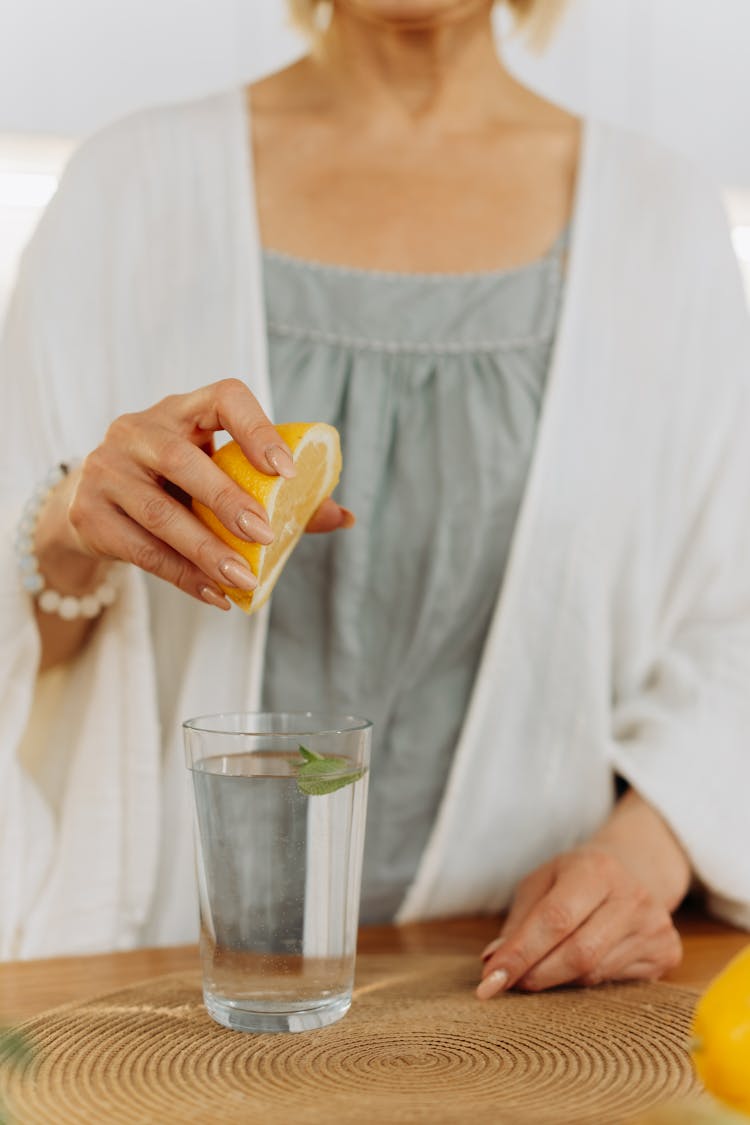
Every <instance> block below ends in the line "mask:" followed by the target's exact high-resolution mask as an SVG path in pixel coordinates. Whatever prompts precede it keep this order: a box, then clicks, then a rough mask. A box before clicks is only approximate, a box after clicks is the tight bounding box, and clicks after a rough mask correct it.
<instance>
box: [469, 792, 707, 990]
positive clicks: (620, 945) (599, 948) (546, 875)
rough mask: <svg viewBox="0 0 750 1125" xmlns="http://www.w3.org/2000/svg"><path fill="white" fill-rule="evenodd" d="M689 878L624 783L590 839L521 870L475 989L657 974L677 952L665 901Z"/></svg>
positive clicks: (671, 844) (655, 817) (677, 853)
mask: <svg viewBox="0 0 750 1125" xmlns="http://www.w3.org/2000/svg"><path fill="white" fill-rule="evenodd" d="M689 882H690V866H689V863H688V860H687V857H686V855H685V853H684V851H683V850H682V848H681V846H680V844H679V843H678V841H677V840H676V839H675V837H674V836H673V835H672V833H671V831H670V830H669V828H668V827H667V825H666V824H665V822H664V821H663V820H662V818H661V817H660V816H659V814H658V813H657V812H656V811H655V810H654V809H653V808H652V807H651V806H650V805H648V804H647V803H646V802H645V801H644V800H643V799H642V798H641V797H640V796H639V795H638V794H637V793H635V792H633V791H632V790H631V791H630V792H629V793H627V794H626V796H625V797H623V799H622V800H621V801H620V802H619V804H618V805H617V806H616V807H615V810H614V812H613V814H612V816H611V817H610V820H609V821H608V822H607V824H606V825H604V827H603V828H602V829H601V830H600V831H599V832H598V833H597V834H596V836H594V837H593V838H592V839H591V840H590V841H589V842H588V843H586V844H584V845H582V846H580V847H577V848H574V849H573V850H572V851H569V852H566V853H564V854H563V855H560V856H557V857H556V858H554V859H552V860H550V861H549V862H548V863H545V864H543V865H542V866H541V867H539V868H537V869H536V870H535V871H533V872H532V873H531V874H530V875H528V876H527V877H526V878H525V879H523V880H522V882H521V883H520V884H519V886H518V888H517V890H516V894H515V897H514V899H513V903H512V906H511V909H510V912H509V914H508V917H507V919H506V922H505V925H504V927H503V929H502V931H501V934H500V937H499V938H496V939H495V941H494V942H490V944H489V945H488V946H487V948H486V949H485V950H484V953H483V955H482V956H483V958H484V962H485V963H484V968H483V972H482V981H481V983H480V985H479V987H478V989H477V995H478V996H479V998H480V999H482V1000H487V999H489V998H490V997H491V996H494V995H495V994H496V993H498V992H501V991H504V990H506V989H508V988H520V989H524V990H527V991H533V992H536V991H540V990H542V989H545V988H554V987H555V986H556V985H561V984H583V985H593V984H599V983H601V982H602V981H615V980H620V981H621V980H644V979H645V980H654V979H656V978H657V977H660V976H661V975H662V974H663V973H665V972H667V970H669V969H672V968H674V967H675V966H676V965H677V964H678V963H679V961H680V958H681V944H680V938H679V935H678V933H677V930H676V929H675V927H674V925H673V924H672V918H671V910H672V909H674V908H675V907H676V906H677V905H678V903H679V902H680V900H681V899H682V897H683V896H684V894H685V893H686V891H687V889H688V885H689Z"/></svg>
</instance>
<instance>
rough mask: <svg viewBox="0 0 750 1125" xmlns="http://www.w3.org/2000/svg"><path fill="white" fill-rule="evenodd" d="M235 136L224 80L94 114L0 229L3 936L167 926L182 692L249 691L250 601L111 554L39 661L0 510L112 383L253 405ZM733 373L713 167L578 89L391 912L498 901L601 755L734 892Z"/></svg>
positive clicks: (738, 430)
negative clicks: (472, 642)
mask: <svg viewBox="0 0 750 1125" xmlns="http://www.w3.org/2000/svg"><path fill="white" fill-rule="evenodd" d="M247 137H248V121H247V117H246V113H245V110H244V104H243V99H242V97H241V95H240V93H239V92H237V91H233V92H231V93H228V94H222V95H219V96H216V97H212V98H210V99H206V100H204V101H201V102H197V103H191V104H189V105H185V106H180V107H176V108H169V109H163V110H154V111H149V112H147V113H142V114H139V115H137V116H135V117H133V118H131V119H129V120H127V121H125V122H123V123H121V124H119V125H117V126H115V127H113V128H110V129H108V130H106V131H105V132H103V133H102V134H100V135H99V136H97V137H96V138H94V139H93V140H92V141H90V142H89V143H87V144H86V145H84V146H83V148H82V149H81V150H80V151H79V152H78V154H77V155H76V156H75V157H74V159H73V161H72V163H71V166H70V168H69V170H68V172H67V174H66V176H65V178H64V181H63V184H62V185H61V188H60V190H59V192H58V194H57V197H56V198H55V199H54V201H53V202H52V204H51V205H50V207H49V209H48V212H47V213H46V215H45V217H44V219H43V221H42V223H41V226H40V228H39V230H38V233H37V234H36V236H35V238H34V239H33V241H32V244H31V246H30V247H29V249H28V251H27V253H26V255H25V258H24V261H23V263H22V267H21V273H20V278H19V284H18V287H17V290H16V294H15V297H14V300H13V303H12V306H11V309H10V311H9V314H8V320H7V324H6V332H5V338H4V344H3V350H2V383H1V384H0V385H1V386H2V403H3V413H4V417H5V420H6V426H5V431H4V434H3V441H2V444H1V445H0V463H1V468H0V473H1V474H2V490H1V492H0V497H1V506H2V513H1V516H2V521H3V544H4V545H3V547H2V551H1V558H2V564H1V565H2V575H1V577H0V598H1V599H2V602H1V609H0V652H1V653H2V660H3V674H2V677H0V692H1V696H0V715H1V716H2V728H1V731H0V779H1V780H0V956H4V957H31V956H42V955H48V954H53V953H62V952H79V951H92V950H102V949H110V948H119V949H122V948H127V947H130V946H133V945H137V944H141V943H169V942H180V941H187V940H191V939H192V938H193V937H194V935H195V932H196V908H195V901H194V893H193V860H192V846H191V820H192V813H191V804H190V799H191V798H190V789H189V784H188V777H189V775H188V774H187V771H186V770H185V768H184V765H183V757H182V748H181V734H180V721H181V720H182V719H183V718H186V717H188V716H191V715H196V714H200V713H205V712H210V711H220V710H223V709H229V710H237V709H243V708H252V707H253V706H257V701H258V694H259V685H260V672H261V665H262V659H263V643H264V629H265V617H264V616H263V615H261V616H259V618H258V619H251V620H248V619H247V618H245V617H244V616H243V615H242V614H241V613H239V612H238V611H236V610H234V611H232V612H231V613H230V614H228V615H226V616H225V615H223V614H219V613H217V612H216V611H215V610H213V609H210V608H208V607H203V606H201V605H199V604H197V603H195V602H193V601H191V600H190V599H188V598H186V597H185V596H184V595H182V594H180V593H178V592H176V591H173V590H172V589H171V588H169V587H167V586H166V585H165V584H163V583H159V582H157V581H155V580H152V579H147V578H146V577H145V576H144V575H143V574H142V573H140V572H138V571H136V570H135V569H132V568H129V569H127V570H126V572H125V574H124V577H123V588H122V594H121V597H120V599H119V601H118V603H117V604H116V605H115V606H114V607H112V608H111V609H109V610H107V611H106V613H105V615H104V616H103V618H102V620H101V622H100V624H99V626H98V628H97V630H96V633H95V636H94V639H93V640H92V642H91V643H90V645H89V646H88V648H87V650H86V651H85V652H84V653H83V654H82V655H81V656H80V657H79V658H78V659H77V660H76V661H75V662H74V663H73V665H72V666H71V667H69V668H65V669H60V670H56V671H55V672H53V673H51V674H47V675H46V676H44V677H42V678H41V680H40V681H39V683H38V685H37V687H36V689H35V679H36V667H37V661H38V654H39V644H38V638H37V632H36V628H35V625H34V620H33V616H32V612H31V606H30V603H29V600H28V598H27V597H26V596H25V595H23V594H22V593H20V592H19V583H18V578H17V574H16V568H15V562H14V559H13V554H12V548H11V539H12V535H13V529H14V527H15V524H16V522H17V520H18V517H19V513H20V509H21V507H22V505H23V503H24V501H25V500H26V498H27V497H28V495H29V494H30V492H31V491H32V489H33V488H34V485H35V483H36V481H37V480H39V479H40V478H41V477H42V476H43V475H44V474H45V473H46V471H47V469H48V467H49V466H50V465H51V464H53V463H54V462H56V461H57V460H61V459H64V458H66V457H69V456H75V455H82V454H85V453H86V452H87V451H88V450H89V449H91V448H93V447H94V446H95V445H96V444H97V443H98V442H99V441H100V439H101V436H102V435H103V433H104V431H105V430H106V427H107V425H108V423H109V421H110V420H111V419H113V418H114V417H115V416H116V415H118V414H120V413H122V412H124V411H131V410H138V409H141V408H143V407H145V406H147V405H148V404H150V403H152V402H154V401H156V400H157V399H159V398H161V397H162V396H164V395H166V394H168V393H172V392H175V391H184V390H188V389H191V388H194V387H197V386H199V385H202V384H205V383H208V382H211V381H214V380H215V379H218V378H221V377H224V376H238V377H240V378H242V379H245V380H246V381H247V383H248V384H249V385H250V387H251V388H252V390H253V391H254V393H255V394H256V395H257V396H258V397H259V398H260V400H261V401H262V402H263V403H264V404H265V406H266V407H267V409H269V410H270V408H271V403H270V394H269V385H268V372H267V367H266V352H265V327H264V309H263V296H262V280H261V258H260V246H259V239H258V232H257V226H256V219H255V213H254V200H253V179H252V170H251V168H250V159H249V146H248V143H247ZM749 386H750V333H749V332H748V318H747V315H746V310H745V306H744V300H743V296H742V292H741V286H740V282H739V277H738V271H737V268H736V265H735V262H734V260H733V255H732V252H731V248H730V244H729V240H728V237H727V230H726V224H725V219H724V215H723V213H722V210H721V207H720V204H719V202H718V199H717V197H716V196H715V194H714V192H713V190H712V188H711V187H710V186H706V185H704V184H703V182H702V181H701V179H700V178H699V177H698V176H696V174H695V173H694V172H693V171H692V170H691V169H689V168H688V167H686V166H685V165H683V163H682V162H681V161H678V160H676V159H675V158H674V157H672V156H669V155H666V154H664V153H662V152H661V151H659V150H657V149H655V147H654V146H652V145H651V144H647V143H645V142H644V141H641V140H639V139H637V138H635V137H633V136H631V135H629V134H626V133H625V132H622V131H620V130H617V129H613V128H610V127H606V126H602V125H599V124H594V123H588V124H587V127H586V130H585V142H584V151H583V157H582V167H581V170H580V176H579V184H578V190H577V203H576V212H575V217H574V226H573V238H572V246H571V252H570V258H569V264H568V277H567V287H566V296H565V301H564V308H563V311H562V320H561V324H560V328H559V334H558V340H557V344H556V348H555V354H554V359H553V364H552V370H551V372H550V378H549V385H548V391H547V395H546V401H545V404H544V411H543V416H542V421H541V426H540V430H539V434H538V441H537V447H536V451H535V457H534V462H533V467H532V471H531V476H530V479H529V482H528V487H527V491H526V495H525V498H524V502H523V506H522V511H521V514H520V518H519V521H518V526H517V530H516V534H515V539H514V543H513V548H512V552H511V558H510V561H509V565H508V570H507V574H506V578H505V582H504V585H503V589H502V593H501V596H500V598H499V601H498V605H497V608H496V611H495V615H494V620H493V623H492V627H491V630H490V634H489V637H488V641H487V645H486V651H485V654H484V657H483V660H482V664H481V667H480V670H479V674H478V678H477V682H476V686H475V690H474V693H473V696H472V699H471V703H470V707H469V711H468V714H467V716H466V721H465V723H464V727H463V732H462V735H461V738H460V741H459V744H458V746H457V748H456V753H455V759H454V763H453V767H452V770H451V774H450V778H449V781H448V785H447V790H446V793H445V796H444V799H443V802H442V806H441V808H440V812H439V816H438V818H437V821H436V823H435V825H434V828H433V831H432V834H431V837H430V839H429V842H428V845H427V848H426V850H425V853H424V856H423V859H422V862H421V865H420V867H419V870H418V873H417V875H416V878H415V880H414V883H413V885H412V887H411V888H410V890H409V892H408V894H407V897H406V900H405V902H404V904H403V907H402V909H401V913H400V918H401V919H403V920H406V919H414V918H424V917H430V916H439V915H447V914H457V913H472V912H479V911H496V910H499V909H500V908H502V907H503V906H504V905H505V904H506V903H507V902H508V899H509V895H510V893H511V890H512V888H513V886H514V884H515V883H516V882H517V880H518V879H519V877H520V876H522V875H523V874H524V873H525V872H527V871H528V870H529V869H530V868H532V867H533V866H534V865H536V864H537V863H539V862H540V861H542V860H544V859H545V858H547V857H549V856H550V855H551V854H553V853H556V852H558V851H559V850H561V849H564V848H567V847H569V846H570V845H571V844H573V843H574V842H576V841H578V840H581V839H582V838H584V837H586V836H587V835H588V834H590V833H591V831H592V830H593V829H594V828H596V826H597V825H599V824H600V823H601V822H602V820H603V819H604V818H605V817H606V816H607V813H608V811H609V809H610V807H611V802H612V775H613V771H614V770H616V771H617V772H619V773H620V774H622V775H624V776H625V777H626V778H627V779H628V780H629V781H630V782H631V783H632V784H633V785H634V786H635V787H636V788H637V789H638V790H639V791H640V792H641V793H642V794H643V795H644V796H645V797H646V798H647V799H648V800H650V801H651V802H652V803H653V804H654V805H655V806H656V807H657V808H658V809H659V811H660V812H661V813H662V815H663V816H664V817H665V818H666V820H667V821H668V822H669V823H670V824H671V826H672V827H673V829H674V831H675V832H676V833H677V835H678V836H679V838H680V839H681V840H682V842H683V844H684V845H685V847H686V848H687V849H688V851H689V853H690V856H691V858H692V862H693V864H694V867H695V871H696V873H697V877H698V879H699V880H700V881H702V882H703V883H704V884H705V885H706V886H707V888H708V890H709V893H710V896H711V901H712V902H713V904H714V906H715V907H716V908H717V909H718V910H719V911H720V912H723V913H724V914H725V915H726V916H728V917H731V918H733V919H734V920H735V921H737V922H740V923H743V924H750V815H749V805H748V796H749V794H750V753H749V752H748V741H749V740H750V507H749V504H748V501H749V500H750V400H749V397H748V389H749ZM457 581H460V573H458V574H457ZM396 611H397V606H396V605H395V604H394V612H396ZM35 690H36V692H37V706H35V707H33V715H32V704H33V701H34V698H35ZM30 716H32V717H31V719H30Z"/></svg>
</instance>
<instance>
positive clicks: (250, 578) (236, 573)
mask: <svg viewBox="0 0 750 1125" xmlns="http://www.w3.org/2000/svg"><path fill="white" fill-rule="evenodd" d="M219 570H220V571H221V573H222V574H223V575H224V577H225V578H226V580H227V582H228V583H229V585H230V586H236V587H237V589H238V590H254V589H255V587H256V586H257V585H258V579H257V578H256V577H255V575H254V574H253V572H252V570H251V569H250V567H249V566H245V564H244V563H241V562H238V561H237V559H224V561H223V562H220V563H219Z"/></svg>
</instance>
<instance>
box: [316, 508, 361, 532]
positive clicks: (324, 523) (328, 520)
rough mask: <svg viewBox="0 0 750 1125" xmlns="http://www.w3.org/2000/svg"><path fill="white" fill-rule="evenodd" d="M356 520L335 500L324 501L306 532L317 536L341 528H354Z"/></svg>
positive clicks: (352, 514) (351, 513)
mask: <svg viewBox="0 0 750 1125" xmlns="http://www.w3.org/2000/svg"><path fill="white" fill-rule="evenodd" d="M355 523H356V519H355V516H354V513H353V512H350V511H349V509H348V508H342V507H341V506H340V505H339V504H337V503H336V501H335V500H330V499H329V500H324V501H323V503H322V504H321V505H320V507H319V508H318V510H317V511H316V512H314V513H313V515H312V517H311V518H310V521H309V523H308V525H307V527H306V528H305V531H307V532H311V533H313V534H315V533H316V532H321V531H337V530H338V529H339V528H346V527H353V526H354V524H355Z"/></svg>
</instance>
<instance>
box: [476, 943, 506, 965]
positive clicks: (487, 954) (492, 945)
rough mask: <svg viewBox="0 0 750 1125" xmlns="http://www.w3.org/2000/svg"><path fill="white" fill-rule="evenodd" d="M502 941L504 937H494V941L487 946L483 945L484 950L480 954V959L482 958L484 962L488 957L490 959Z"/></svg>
mask: <svg viewBox="0 0 750 1125" xmlns="http://www.w3.org/2000/svg"><path fill="white" fill-rule="evenodd" d="M504 941H505V938H504V937H496V938H495V940H494V941H491V942H490V944H489V945H485V947H484V949H483V950H482V952H481V953H480V957H481V958H482V960H483V961H486V960H487V958H488V957H491V956H492V954H493V953H494V952H495V951H496V950H497V949H499V948H500V946H501V945H502V944H503V942H504Z"/></svg>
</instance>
